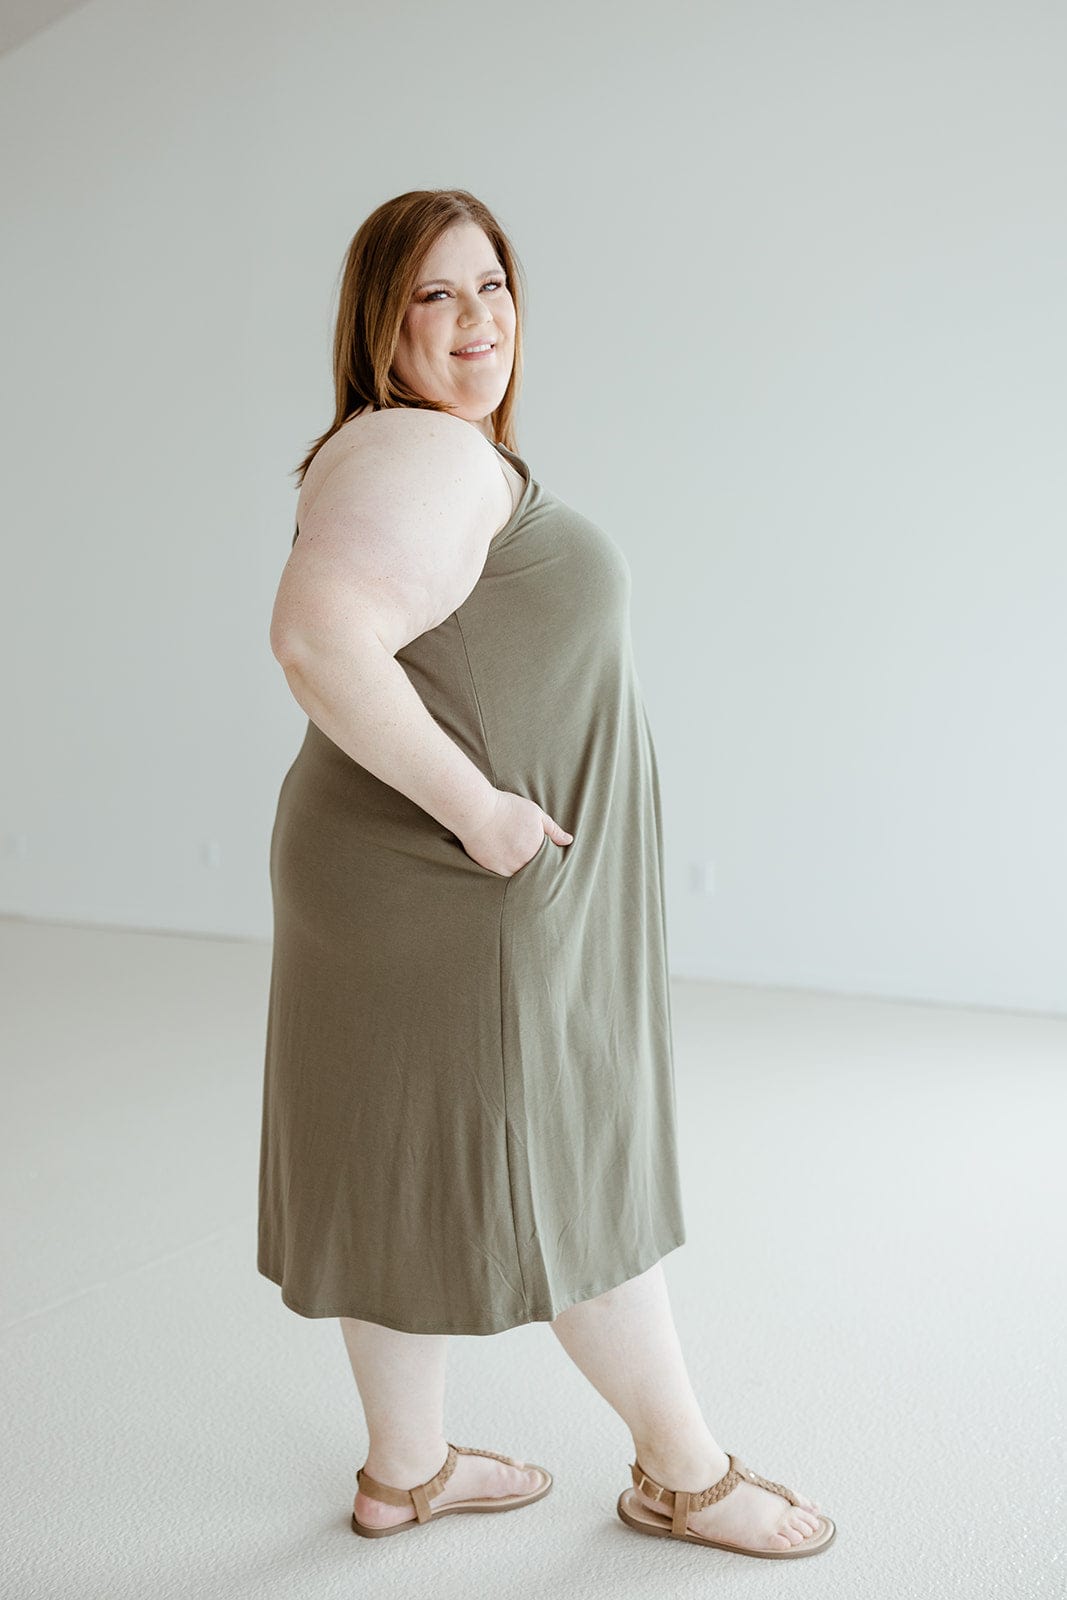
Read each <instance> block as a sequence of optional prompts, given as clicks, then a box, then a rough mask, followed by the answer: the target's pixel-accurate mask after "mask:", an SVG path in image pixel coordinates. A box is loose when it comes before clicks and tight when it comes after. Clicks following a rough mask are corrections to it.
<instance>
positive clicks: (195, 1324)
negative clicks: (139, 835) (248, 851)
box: [0, 919, 1067, 1600]
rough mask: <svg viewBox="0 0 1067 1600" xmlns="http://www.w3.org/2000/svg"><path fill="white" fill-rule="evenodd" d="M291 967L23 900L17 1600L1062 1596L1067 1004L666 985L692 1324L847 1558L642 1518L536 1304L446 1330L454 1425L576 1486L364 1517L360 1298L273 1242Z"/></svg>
mask: <svg viewBox="0 0 1067 1600" xmlns="http://www.w3.org/2000/svg"><path fill="white" fill-rule="evenodd" d="M269 966H270V951H269V947H268V946H267V945H264V944H248V943H242V942H236V941H225V940H217V939H195V938H182V937H173V936H160V935H153V934H147V933H127V932H118V931H109V930H104V929H90V928H74V927H64V926H58V925H47V924H37V923H29V922H23V921H20V920H17V919H10V920H7V921H0V967H2V971H3V974H4V997H3V1017H4V1021H3V1030H4V1040H3V1043H4V1063H5V1115H4V1118H3V1129H4V1135H3V1138H4V1149H3V1152H2V1153H3V1165H2V1176H0V1184H2V1191H3V1201H4V1215H5V1225H4V1230H3V1231H4V1246H5V1259H4V1262H3V1268H2V1273H0V1282H2V1292H3V1309H2V1318H0V1323H2V1326H0V1334H2V1344H0V1355H2V1358H3V1360H2V1388H0V1402H2V1405H3V1414H4V1417H5V1426H4V1428H3V1432H2V1436H0V1438H2V1442H0V1471H2V1474H3V1481H4V1484H5V1486H6V1487H5V1492H4V1517H3V1528H2V1534H0V1541H2V1568H3V1571H2V1580H0V1591H2V1593H3V1595H4V1596H5V1600H59V1597H64V1600H66V1597H68V1596H69V1597H70V1600H127V1597H128V1600H147V1597H151V1600H171V1597H179V1596H180V1597H183V1600H185V1597H194V1596H195V1597H197V1600H200V1597H210V1600H230V1597H238V1596H272V1597H273V1596H278V1597H282V1600H304V1597H308V1600H310V1597H312V1596H314V1597H315V1600H332V1597H334V1596H337V1597H342V1596H343V1597H346V1600H348V1597H351V1596H364V1595H368V1596H370V1595H373V1596H374V1600H391V1597H397V1600H401V1597H403V1600H411V1597H423V1596H425V1597H426V1600H452V1597H455V1600H471V1597H472V1596H474V1597H476V1600H481V1597H483V1596H494V1597H495V1596H506V1597H508V1600H525V1597H527V1596H529V1597H531V1600H532V1597H536V1600H554V1597H556V1596H559V1597H561V1600H562V1597H564V1596H566V1597H568V1600H570V1597H576V1600H586V1597H589V1600H592V1597H594V1596H595V1597H600V1596H604V1597H610V1600H625V1597H630V1596H633V1597H635V1600H636V1597H640V1600H659V1597H661V1596H670V1597H671V1600H686V1597H689V1596H701V1597H703V1596H706V1595H709V1594H712V1593H719V1594H729V1595H730V1596H731V1600H733V1597H736V1596H743V1595H748V1594H759V1595H768V1594H773V1595H775V1596H777V1595H784V1594H790V1595H802V1594H803V1595H817V1596H818V1597H819V1600H835V1597H838V1596H840V1597H842V1600H882V1597H885V1600H912V1597H914V1600H946V1597H949V1596H957V1595H958V1596H961V1597H964V1596H965V1597H967V1600H984V1597H986V1596H993V1595H995V1596H997V1597H998V1600H1003V1597H1009V1596H1012V1597H1013V1596H1019V1597H1020V1600H1022V1597H1025V1600H1033V1597H1035V1596H1045V1595H1048V1596H1053V1595H1055V1596H1062V1595H1063V1594H1064V1593H1065V1592H1067V1572H1065V1568H1067V1548H1065V1537H1064V1531H1063V1530H1064V1509H1063V1488H1064V1476H1065V1472H1064V1461H1065V1450H1064V1444H1065V1440H1064V1419H1063V1413H1062V1409H1061V1406H1062V1387H1061V1384H1060V1383H1059V1382H1058V1380H1060V1379H1062V1376H1063V1366H1064V1350H1065V1347H1067V1345H1065V1338H1064V1335H1065V1326H1064V1307H1065V1304H1067V1286H1065V1275H1064V1261H1065V1255H1067V1252H1065V1248H1064V1230H1063V1222H1064V1218H1065V1216H1067V1207H1065V1203H1064V1201H1065V1195H1064V1187H1065V1181H1064V1175H1065V1170H1067V1168H1065V1163H1064V1160H1063V1145H1064V1133H1065V1126H1067V1124H1065V1117H1064V1110H1065V1107H1064V1101H1065V1089H1067V1019H1063V1018H1052V1017H1035V1016H1025V1015H1013V1014H1008V1013H1003V1012H1001V1013H997V1012H989V1011H981V1010H977V1009H976V1010H956V1009H946V1008H940V1007H935V1006H926V1005H919V1004H914V1005H912V1004H900V1003H891V1002H880V1001H872V1000H855V999H847V998H845V999H839V998H835V997H833V996H828V995H812V994H804V993H801V992H796V991H786V990H757V989H747V988H742V987H733V986H727V985H716V984H706V985H705V984H693V983H678V984H676V985H675V986H674V991H673V996H674V1014H675V1032H676V1045H677V1069H678V1103H679V1112H680V1121H681V1132H682V1139H683V1146H682V1158H683V1181H684V1189H685V1202H686V1219H687V1226H688V1233H689V1238H688V1241H687V1243H686V1244H685V1245H684V1246H683V1247H682V1248H681V1249H679V1250H676V1251H674V1252H672V1254H671V1255H669V1256H667V1257H666V1258H665V1262H664V1269H665V1272H666V1274H667V1280H668V1283H669V1285H670V1288H671V1294H672V1299H673V1303H674V1307H675V1315H676V1320H677V1322H678V1326H679V1330H680V1333H681V1337H682V1342H683V1347H684V1348H685V1350H686V1352H687V1354H688V1357H689V1362H690V1371H691V1373H692V1376H693V1381H694V1385H695V1387H696V1390H697V1393H698V1395H699V1396H700V1398H701V1400H702V1402H703V1404H704V1406H705V1412H706V1415H707V1417H708V1420H709V1423H710V1425H711V1427H712V1429H713V1431H714V1433H715V1434H716V1436H717V1438H718V1439H719V1441H720V1443H721V1444H722V1445H723V1447H724V1448H725V1449H727V1450H731V1451H733V1452H734V1453H736V1454H737V1455H739V1456H741V1457H742V1459H744V1460H745V1461H746V1462H747V1463H748V1464H749V1465H750V1466H752V1467H754V1468H755V1469H756V1470H757V1471H759V1472H762V1473H763V1474H764V1475H766V1476H768V1477H770V1478H774V1479H777V1480H778V1481H779V1482H783V1483H787V1484H791V1485H792V1486H793V1487H795V1488H797V1489H799V1490H800V1491H801V1492H804V1493H807V1494H809V1495H810V1496H812V1497H813V1498H814V1499H816V1500H818V1501H819V1502H820V1503H821V1504H822V1506H823V1507H824V1508H825V1509H826V1510H827V1511H829V1512H830V1514H831V1515H832V1516H834V1517H835V1519H836V1520H837V1523H838V1537H837V1541H836V1543H835V1544H834V1546H833V1547H832V1548H831V1549H830V1550H829V1551H827V1552H826V1553H825V1554H823V1555H819V1556H816V1557H813V1558H811V1559H809V1560H806V1561H800V1562H796V1563H793V1564H792V1565H791V1566H789V1567H784V1566H783V1565H782V1564H780V1563H779V1564H775V1563H771V1562H768V1561H755V1560H749V1559H746V1558H745V1557H742V1556H732V1555H727V1554H724V1553H720V1552H716V1551H711V1550H701V1549H698V1548H696V1547H694V1546H691V1545H684V1544H677V1543H671V1542H668V1541H666V1540H652V1539H646V1538H642V1537H641V1536H640V1535H639V1534H637V1533H634V1532H632V1531H631V1530H630V1529H628V1528H626V1527H625V1526H624V1525H623V1524H622V1522H621V1521H620V1520H619V1519H618V1517H617V1516H616V1515H615V1501H616V1498H617V1496H618V1494H619V1491H620V1490H621V1489H622V1488H624V1487H625V1486H627V1485H628V1484H629V1482H630V1475H629V1468H628V1462H629V1459H630V1456H629V1443H630V1441H629V1435H628V1433H627V1432H626V1429H625V1427H624V1425H623V1424H622V1422H621V1421H620V1420H619V1418H618V1417H616V1416H615V1414H614V1413H613V1412H612V1411H611V1410H610V1409H609V1408H608V1407H607V1405H606V1404H605V1402H604V1401H603V1400H602V1399H601V1398H600V1396H599V1395H598V1394H597V1393H596V1392H595V1391H594V1390H593V1389H592V1388H591V1387H590V1386H589V1385H588V1384H587V1383H586V1382H585V1380H584V1379H583V1378H582V1377H581V1375H580V1374H579V1373H578V1371H577V1370H576V1369H575V1368H574V1367H573V1366H572V1365H571V1363H570V1362H569V1360H568V1359H567V1357H566V1356H565V1354H564V1352H563V1350H562V1347H561V1346H560V1345H559V1344H558V1342H557V1341H556V1339H555V1338H554V1336H553V1335H552V1333H551V1330H550V1329H549V1327H548V1326H547V1325H545V1324H532V1325H530V1326H527V1327H523V1328H516V1329H511V1330H509V1331H508V1332H506V1333H503V1334H498V1335H495V1336H494V1337H491V1338H485V1339H477V1338H455V1339H453V1340H452V1342H451V1354H450V1365H449V1373H450V1377H449V1394H448V1402H447V1407H446V1417H445V1420H446V1432H447V1434H448V1437H449V1438H451V1439H452V1440H454V1441H455V1442H457V1443H460V1444H472V1445H477V1446H480V1447H483V1448H488V1449H493V1450H499V1451H502V1452H504V1453H506V1454H512V1455H515V1456H518V1457H520V1458H523V1459H527V1460H531V1461H537V1462H541V1463H543V1464H544V1465H546V1466H548V1467H549V1468H550V1469H551V1471H552V1472H553V1473H554V1474H555V1486H554V1488H553V1490H552V1492H551V1493H550V1494H549V1495H548V1496H547V1497H546V1498H545V1499H544V1500H542V1501H540V1502H538V1503H537V1504H536V1505H534V1506H531V1507H529V1508H528V1509H526V1510H523V1511H519V1512H515V1513H513V1514H509V1515H506V1516H500V1517H478V1516H466V1517H464V1516H455V1517H450V1518H447V1519H445V1520H444V1521H443V1522H441V1523H440V1524H437V1525H432V1526H430V1527H426V1528H421V1529H416V1530H415V1531H414V1532H412V1533H410V1534H402V1535H399V1536H397V1537H396V1538H393V1539H384V1540H365V1539H359V1538H357V1537H356V1536H355V1534H354V1533H353V1532H352V1531H351V1529H350V1527H349V1514H350V1511H351V1504H352V1496H353V1494H354V1492H355V1473H356V1468H357V1467H358V1466H359V1465H361V1463H362V1461H363V1459H364V1455H365V1453H366V1434H365V1431H364V1426H363V1419H362V1414H361V1412H360V1409H359V1403H358V1396H357V1394H356V1390H355V1385H354V1383H353V1381H352V1377H351V1372H350V1369H349V1367H348V1362H347V1357H346V1354H345V1351H344V1346H343V1343H342V1340H341V1334H340V1328H339V1326H338V1324H337V1323H336V1322H331V1321H312V1320H309V1319H306V1318H301V1317H298V1316H297V1315H296V1314H295V1313H294V1312H292V1311H290V1310H288V1309H287V1308H286V1307H285V1306H284V1305H283V1304H282V1302H281V1299H280V1296H279V1292H278V1290H277V1288H276V1287H275V1286H274V1285H273V1284H271V1283H269V1282H267V1281H266V1280H265V1279H264V1278H261V1277H260V1276H259V1275H258V1273H257V1271H256V1267H255V1243H256V1241H255V1231H256V1198H257V1181H258V1141H259V1114H260V1088H261V1083H260V1072H261V1059H262V1044H263V1028H264V1017H265V1006H266V992H267V982H268V977H269Z"/></svg>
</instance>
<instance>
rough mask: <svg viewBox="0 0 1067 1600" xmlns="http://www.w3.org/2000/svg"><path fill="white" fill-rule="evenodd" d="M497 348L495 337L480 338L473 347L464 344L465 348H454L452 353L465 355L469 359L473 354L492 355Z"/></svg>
mask: <svg viewBox="0 0 1067 1600" xmlns="http://www.w3.org/2000/svg"><path fill="white" fill-rule="evenodd" d="M486 346H488V349H486V348H485V347H486ZM495 349H496V340H495V339H479V340H478V341H477V344H476V346H475V347H474V348H473V349H471V348H468V347H467V346H464V348H463V349H461V350H453V351H452V352H451V354H452V355H454V356H464V357H466V358H467V359H470V358H471V357H472V356H491V355H492V353H493V351H494V350H495Z"/></svg>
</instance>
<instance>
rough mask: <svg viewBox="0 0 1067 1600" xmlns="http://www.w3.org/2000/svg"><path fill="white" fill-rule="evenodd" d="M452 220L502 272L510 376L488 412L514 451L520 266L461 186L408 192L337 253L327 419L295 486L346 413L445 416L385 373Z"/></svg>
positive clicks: (487, 214) (436, 404) (440, 407)
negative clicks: (426, 263)
mask: <svg viewBox="0 0 1067 1600" xmlns="http://www.w3.org/2000/svg"><path fill="white" fill-rule="evenodd" d="M457 222H476V223H477V224H478V226H479V227H480V228H481V229H482V230H483V231H484V232H485V234H486V235H487V236H488V239H489V242H490V244H491V245H492V247H493V250H494V251H495V253H496V257H497V260H498V261H499V262H500V265H501V266H502V267H503V269H504V271H505V273H506V274H507V280H508V287H509V289H510V290H511V296H512V299H513V301H514V303H515V347H514V360H513V363H512V368H511V376H510V378H509V379H508V386H507V388H506V389H505V391H504V393H503V396H502V397H501V401H500V404H499V406H497V408H496V410H495V411H494V412H493V415H492V421H493V430H494V433H495V435H496V439H497V442H498V443H499V444H502V445H504V447H505V448H506V449H508V450H517V441H516V436H515V411H516V407H517V405H518V397H519V391H520V388H521V385H522V311H523V305H524V302H525V290H524V287H523V284H522V274H521V267H520V264H519V261H518V258H517V256H516V254H515V252H514V250H513V249H512V246H511V242H510V240H509V239H508V236H507V234H506V233H505V232H504V229H503V228H502V227H501V225H500V223H499V222H498V221H497V219H496V217H494V215H493V213H492V212H491V211H490V210H489V208H488V206H486V205H483V203H482V202H481V201H480V200H478V199H477V198H476V197H475V196H474V195H473V194H471V193H469V191H468V190H466V189H409V190H408V192H407V193H406V194H399V195H397V196H396V197H395V198H394V199H392V200H386V201H384V202H383V204H382V205H380V206H378V208H377V210H375V211H372V212H371V214H370V216H369V217H367V219H366V221H365V222H363V223H362V224H361V225H360V227H359V229H358V231H357V232H356V234H355V236H354V237H353V239H352V242H351V244H350V245H349V246H348V250H347V253H346V255H345V260H344V266H343V269H342V274H341V285H340V297H339V301H338V307H337V323H336V326H335V328H334V336H333V387H334V416H333V421H332V422H331V424H330V426H329V427H328V428H327V429H326V432H325V433H324V434H322V435H321V436H320V437H319V438H318V439H316V440H315V442H314V444H313V445H312V446H311V449H310V450H309V451H308V453H307V455H306V456H305V457H304V459H303V461H302V462H301V463H300V465H299V466H298V467H294V468H293V472H294V473H298V474H299V482H300V483H303V481H304V476H305V474H306V472H307V469H308V467H309V466H310V465H311V463H312V461H313V460H314V459H315V456H316V455H317V453H318V452H319V450H321V448H322V446H323V445H324V444H325V443H326V441H327V439H330V438H332V437H333V435H334V434H335V433H336V432H337V430H338V428H340V427H342V426H343V424H344V423H345V422H347V420H348V418H349V417H350V416H351V415H352V413H353V412H354V411H359V410H360V409H362V408H363V407H366V406H370V407H372V408H373V409H374V410H376V411H377V410H386V409H388V408H389V407H390V406H413V407H415V408H416V409H417V410H419V409H421V410H423V411H447V412H449V414H451V413H452V408H451V407H450V406H448V405H446V404H444V402H441V401H436V400H427V399H426V397H425V396H424V395H421V394H418V393H417V392H416V391H415V390H413V389H410V388H409V387H408V386H407V384H406V383H403V382H402V381H401V380H400V379H399V378H398V377H397V375H396V373H394V372H393V370H392V365H393V357H394V356H395V354H396V347H397V343H398V342H399V339H400V330H401V327H402V325H403V321H404V314H405V312H406V311H407V308H408V304H409V302H410V300H411V296H412V294H413V292H414V289H415V285H416V283H417V282H418V279H419V272H420V269H421V267H422V262H423V260H424V258H425V256H426V253H427V251H428V250H429V249H430V247H431V246H432V245H433V244H434V243H435V241H436V240H437V239H438V237H439V236H440V235H441V234H442V233H444V231H445V229H446V228H450V227H451V226H452V225H453V224H454V223H457Z"/></svg>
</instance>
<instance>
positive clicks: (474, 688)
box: [452, 611, 499, 789]
mask: <svg viewBox="0 0 1067 1600" xmlns="http://www.w3.org/2000/svg"><path fill="white" fill-rule="evenodd" d="M452 615H453V616H454V617H455V619H456V631H457V632H458V634H459V642H460V644H461V645H462V646H463V659H464V661H465V662H466V663H467V677H468V678H469V679H470V686H471V694H472V695H473V696H474V705H475V709H476V710H477V712H478V728H479V730H480V732H481V735H482V748H483V749H484V751H485V759H486V761H487V762H488V763H489V771H490V772H491V773H492V776H493V788H494V789H496V788H499V784H498V783H497V777H496V765H495V763H494V761H493V754H492V751H491V750H490V749H489V735H488V734H487V733H486V731H485V717H484V716H483V715H482V702H481V701H480V700H479V698H478V685H477V684H476V683H475V681H474V668H473V667H472V666H471V658H470V652H469V651H468V649H467V637H466V634H465V633H464V632H463V624H462V622H461V621H460V620H459V612H458V611H453V613H452Z"/></svg>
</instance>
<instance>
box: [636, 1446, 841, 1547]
mask: <svg viewBox="0 0 1067 1600" xmlns="http://www.w3.org/2000/svg"><path fill="white" fill-rule="evenodd" d="M728 1459H729V1462H730V1467H729V1470H728V1471H727V1472H726V1473H724V1474H723V1476H722V1477H721V1478H720V1479H719V1481H718V1483H713V1484H710V1485H709V1486H708V1488H706V1489H699V1490H692V1491H690V1490H688V1489H668V1488H667V1487H666V1486H665V1485H664V1484H662V1483H657V1482H656V1480H655V1478H650V1477H649V1475H648V1473H647V1472H644V1471H643V1470H642V1468H641V1466H640V1463H639V1462H637V1461H632V1462H631V1463H630V1472H631V1475H632V1477H633V1480H634V1487H633V1489H624V1490H623V1492H622V1494H621V1495H620V1496H619V1500H618V1505H617V1506H616V1510H617V1511H618V1513H619V1516H620V1517H621V1518H622V1520H623V1522H625V1523H626V1526H627V1527H628V1528H636V1529H637V1532H638V1533H649V1534H652V1536H653V1537H654V1538H657V1539H686V1540H688V1542H689V1543H690V1544H705V1545H710V1546H711V1547H712V1549H713V1550H730V1551H732V1552H733V1553H734V1554H735V1555H740V1556H760V1557H765V1558H766V1559H767V1560H769V1561H793V1560H796V1558H797V1557H798V1556H814V1555H818V1554H819V1552H820V1551H821V1550H825V1549H826V1548H827V1546H828V1545H830V1544H832V1543H833V1539H834V1535H835V1534H836V1532H837V1529H836V1527H835V1526H834V1524H833V1522H831V1520H830V1518H829V1517H824V1516H823V1515H822V1514H821V1513H820V1512H816V1513H813V1514H814V1515H816V1516H818V1518H819V1522H820V1524H821V1525H820V1527H819V1529H818V1531H817V1532H815V1533H813V1534H812V1535H811V1536H810V1538H807V1539H805V1540H804V1542H803V1544H797V1545H794V1546H793V1547H792V1549H791V1550H753V1549H751V1548H750V1547H749V1546H748V1545H740V1544H727V1543H726V1542H725V1541H724V1540H722V1539H708V1538H706V1537H705V1536H704V1535H703V1534H701V1533H697V1532H696V1531H695V1530H694V1529H692V1528H689V1527H687V1526H686V1524H687V1522H688V1520H689V1517H690V1515H691V1513H692V1512H694V1511H703V1510H704V1508H705V1506H710V1505H713V1504H714V1503H715V1501H717V1500H722V1499H723V1498H724V1497H725V1496H726V1495H728V1494H729V1493H730V1492H731V1490H733V1489H736V1488H737V1485H738V1484H739V1483H754V1484H756V1485H757V1486H758V1487H759V1488H760V1489H769V1490H770V1491H771V1493H772V1494H780V1495H784V1496H785V1498H786V1499H787V1500H788V1501H789V1502H790V1504H791V1505H794V1506H798V1505H800V1501H799V1499H798V1498H797V1496H796V1495H795V1494H794V1493H793V1491H792V1490H791V1489H787V1488H785V1486H784V1485H783V1484H781V1483H771V1482H770V1480H769V1479H768V1478H761V1477H760V1475H759V1473H758V1472H752V1471H751V1470H750V1469H749V1468H748V1467H746V1466H745V1465H744V1464H743V1463H742V1462H741V1461H739V1460H738V1459H737V1457H736V1456H729V1457H728ZM637 1491H640V1492H641V1493H642V1494H647V1495H651V1496H652V1497H653V1498H655V1499H657V1500H662V1502H663V1504H664V1507H665V1513H666V1514H665V1513H664V1512H659V1511H653V1510H652V1508H651V1507H650V1506H646V1505H645V1504H644V1502H643V1501H642V1500H639V1499H638V1498H637Z"/></svg>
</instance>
